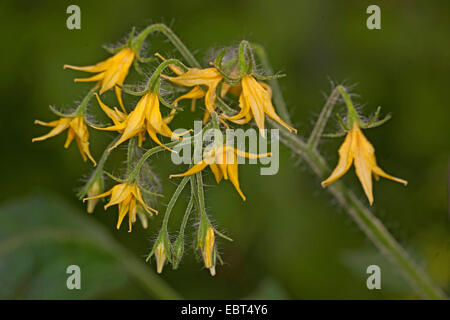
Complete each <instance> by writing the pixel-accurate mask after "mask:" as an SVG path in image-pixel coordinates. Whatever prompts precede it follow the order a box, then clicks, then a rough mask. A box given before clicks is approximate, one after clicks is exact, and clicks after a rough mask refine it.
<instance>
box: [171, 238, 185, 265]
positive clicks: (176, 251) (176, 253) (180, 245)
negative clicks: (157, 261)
mask: <svg viewBox="0 0 450 320" xmlns="http://www.w3.org/2000/svg"><path fill="white" fill-rule="evenodd" d="M172 249H173V252H172V253H173V256H172V259H173V260H172V265H173V269H177V268H178V265H179V264H180V261H181V258H182V257H183V252H184V239H183V237H182V236H181V235H180V236H178V238H177V240H176V241H175V243H174V245H173V247H172Z"/></svg>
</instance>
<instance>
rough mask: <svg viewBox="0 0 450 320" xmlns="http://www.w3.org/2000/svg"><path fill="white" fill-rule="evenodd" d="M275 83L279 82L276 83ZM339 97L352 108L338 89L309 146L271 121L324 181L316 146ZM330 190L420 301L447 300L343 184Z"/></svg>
mask: <svg viewBox="0 0 450 320" xmlns="http://www.w3.org/2000/svg"><path fill="white" fill-rule="evenodd" d="M256 48H257V50H256V53H257V54H258V55H260V54H262V57H260V59H261V62H262V63H263V65H264V67H265V68H266V69H267V70H272V67H271V65H270V63H269V61H268V60H267V55H266V54H265V52H264V48H262V47H261V46H257V47H255V49H256ZM273 81H274V82H276V81H277V80H273ZM272 90H273V95H274V100H275V101H280V102H281V101H284V99H283V96H282V94H281V91H280V88H279V86H274V87H272ZM336 94H337V95H339V94H341V95H342V96H343V97H344V100H345V101H346V103H347V106H349V103H350V104H351V101H350V98H349V97H348V94H347V92H346V91H345V88H343V87H342V86H337V87H336V88H335V89H334V90H333V92H332V94H331V96H330V98H329V99H328V101H327V103H326V104H325V107H324V109H323V110H322V113H321V116H320V118H319V121H320V124H319V126H318V127H317V126H316V128H314V129H315V130H313V134H312V135H311V138H310V139H309V141H308V144H307V143H305V142H304V141H303V140H302V139H301V138H300V137H298V136H296V135H294V134H292V133H290V132H289V131H287V130H286V129H285V128H284V127H282V126H280V125H279V124H278V123H276V122H274V121H273V120H270V119H269V122H270V123H271V125H272V126H273V127H275V128H278V129H279V130H280V140H281V141H282V142H283V143H284V144H285V145H286V146H287V147H288V148H290V149H291V150H292V151H294V152H295V153H297V154H298V155H299V156H301V157H302V158H303V159H304V160H305V161H306V162H307V163H308V164H309V166H310V167H311V169H312V171H313V172H314V173H315V175H316V176H317V177H318V178H319V179H321V180H322V179H324V178H326V177H327V175H328V174H329V172H330V168H329V166H328V164H327V162H326V161H325V159H324V158H323V157H322V155H321V154H320V153H319V151H317V149H316V146H317V143H318V140H319V138H320V135H321V133H322V131H323V128H324V126H325V123H326V120H327V119H328V117H329V115H330V113H331V109H332V107H333V105H334V104H335V103H336V102H337V98H338V97H337V96H336ZM280 106H281V107H282V108H281V109H280V108H279V109H278V110H279V111H280V113H281V111H283V112H287V110H286V107H285V106H286V104H285V103H284V102H282V103H280V104H279V106H278V107H280ZM350 109H352V110H350V111H354V108H350ZM286 119H288V118H286ZM327 189H328V191H329V192H330V193H331V194H332V195H333V196H334V197H335V199H336V200H337V201H338V203H339V204H340V206H341V207H342V208H343V209H344V210H345V211H346V212H347V213H348V214H349V215H350V217H351V218H352V219H353V221H355V223H356V224H357V225H358V227H359V228H360V229H361V230H362V231H363V232H364V234H365V235H366V236H367V237H368V238H369V239H370V240H371V241H372V242H373V244H374V245H375V246H376V247H377V248H378V249H379V250H380V251H381V252H382V253H383V254H384V255H385V256H386V257H387V258H388V259H389V260H390V261H392V262H393V263H394V264H396V265H397V266H398V267H399V269H400V270H401V273H402V274H403V276H404V277H405V279H406V280H407V281H408V283H409V284H410V285H411V286H412V287H413V288H414V290H415V291H416V292H417V293H418V294H419V295H420V296H421V297H423V298H425V299H445V294H444V292H443V291H442V290H441V289H440V288H439V287H437V286H436V285H435V284H434V283H433V281H432V280H431V279H430V278H429V277H428V275H427V274H426V273H425V272H424V271H423V270H421V268H419V266H418V265H417V264H416V263H415V262H414V261H413V260H412V259H411V258H410V257H409V255H408V253H407V252H406V250H405V249H404V248H403V247H402V246H401V245H400V244H399V243H398V242H397V241H396V240H395V238H394V237H393V236H392V235H391V234H390V233H389V231H388V230H387V229H386V227H385V226H384V225H383V223H382V222H381V221H380V220H379V219H378V218H377V217H375V216H374V214H373V213H372V212H371V211H370V210H369V209H368V208H367V207H366V206H365V205H364V204H363V203H362V202H361V201H359V200H358V198H357V197H356V196H355V194H354V193H353V192H352V191H351V190H350V189H349V188H348V187H346V186H345V184H344V183H343V182H342V181H336V182H334V183H333V184H332V185H330V186H328V187H327Z"/></svg>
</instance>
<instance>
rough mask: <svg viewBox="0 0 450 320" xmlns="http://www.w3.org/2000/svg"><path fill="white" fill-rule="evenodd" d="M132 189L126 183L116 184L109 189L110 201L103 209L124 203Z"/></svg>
mask: <svg viewBox="0 0 450 320" xmlns="http://www.w3.org/2000/svg"><path fill="white" fill-rule="evenodd" d="M131 191H132V187H131V186H130V185H129V184H128V183H120V184H116V185H115V186H114V187H112V189H111V199H110V200H109V202H108V203H107V204H106V205H105V209H108V208H109V207H111V206H113V205H116V204H119V203H121V202H124V201H126V200H127V199H129V198H130V197H131Z"/></svg>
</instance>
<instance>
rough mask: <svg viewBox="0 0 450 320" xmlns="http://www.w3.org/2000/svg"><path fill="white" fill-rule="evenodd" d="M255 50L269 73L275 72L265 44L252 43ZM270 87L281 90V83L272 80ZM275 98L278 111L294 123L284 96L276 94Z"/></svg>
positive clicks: (289, 122) (287, 120)
mask: <svg viewBox="0 0 450 320" xmlns="http://www.w3.org/2000/svg"><path fill="white" fill-rule="evenodd" d="M251 46H252V48H253V50H255V52H256V55H257V56H258V58H259V60H260V61H261V64H262V65H263V66H264V69H265V71H266V72H267V73H268V74H273V69H272V66H271V65H270V62H269V58H268V57H267V53H266V50H265V49H264V47H263V46H261V45H260V44H257V43H252V44H251ZM269 83H270V87H271V88H272V90H273V91H274V92H281V89H280V85H279V83H278V81H277V80H276V79H273V80H270V81H269ZM273 100H274V102H275V106H276V108H277V112H278V114H279V115H280V117H281V118H282V119H283V120H284V121H285V122H286V123H287V124H292V122H291V117H290V114H289V112H288V109H287V106H286V102H285V101H284V99H283V97H282V96H281V95H279V94H276V95H274V97H273Z"/></svg>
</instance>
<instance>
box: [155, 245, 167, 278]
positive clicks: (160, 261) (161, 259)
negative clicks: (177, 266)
mask: <svg viewBox="0 0 450 320" xmlns="http://www.w3.org/2000/svg"><path fill="white" fill-rule="evenodd" d="M166 258H167V255H166V249H165V248H164V242H163V241H161V242H160V243H159V245H158V246H157V247H156V249H155V259H156V272H158V273H161V272H162V270H163V267H164V263H165V262H166Z"/></svg>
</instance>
